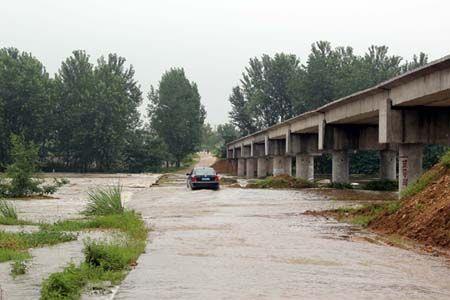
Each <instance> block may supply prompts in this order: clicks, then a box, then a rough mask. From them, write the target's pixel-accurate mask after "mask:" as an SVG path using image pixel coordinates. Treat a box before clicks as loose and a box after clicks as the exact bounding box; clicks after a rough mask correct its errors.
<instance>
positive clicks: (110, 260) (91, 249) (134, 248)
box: [41, 211, 148, 299]
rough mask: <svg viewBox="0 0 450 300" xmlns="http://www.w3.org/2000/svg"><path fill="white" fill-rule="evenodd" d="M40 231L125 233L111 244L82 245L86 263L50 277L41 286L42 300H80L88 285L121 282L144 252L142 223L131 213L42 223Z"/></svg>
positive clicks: (96, 242)
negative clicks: (114, 231)
mask: <svg viewBox="0 0 450 300" xmlns="http://www.w3.org/2000/svg"><path fill="white" fill-rule="evenodd" d="M41 228H42V229H45V230H48V231H55V232H58V231H61V230H64V231H79V230H85V229H118V230H120V231H121V232H123V233H125V236H124V238H122V239H120V240H119V239H117V240H115V241H112V242H103V241H100V242H99V241H87V242H85V247H84V256H85V261H84V262H83V263H82V264H80V265H79V266H75V265H73V264H71V265H69V266H67V267H66V268H65V269H64V270H63V271H62V272H58V273H54V274H52V275H50V277H49V278H47V279H46V280H45V281H44V283H43V285H42V290H41V299H79V298H80V297H81V292H82V290H83V288H84V287H85V286H86V285H87V284H88V283H89V284H101V283H102V282H104V281H108V282H111V283H112V284H118V283H120V282H121V281H122V280H123V278H125V276H126V273H127V271H128V270H129V269H130V268H131V266H133V265H135V264H136V261H137V259H138V257H139V255H140V254H141V253H143V252H144V251H145V245H146V240H147V234H148V230H147V227H146V226H145V223H144V221H143V220H142V218H141V217H140V215H139V214H137V213H135V212H134V211H124V212H123V213H121V214H112V215H99V216H93V217H91V218H89V219H81V220H66V221H60V222H57V223H55V224H51V225H44V224H43V225H41Z"/></svg>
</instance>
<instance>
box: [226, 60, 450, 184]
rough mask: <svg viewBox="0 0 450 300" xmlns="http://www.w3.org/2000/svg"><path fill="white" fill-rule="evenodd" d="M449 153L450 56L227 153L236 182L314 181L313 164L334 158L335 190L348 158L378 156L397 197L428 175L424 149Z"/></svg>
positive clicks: (346, 173) (345, 173)
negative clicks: (364, 153)
mask: <svg viewBox="0 0 450 300" xmlns="http://www.w3.org/2000/svg"><path fill="white" fill-rule="evenodd" d="M426 144H443V145H450V55H449V56H446V57H444V58H441V59H439V60H436V61H434V62H432V63H430V64H428V65H426V66H423V67H421V68H419V69H416V70H413V71H410V72H407V73H405V74H403V75H400V76H398V77H395V78H392V79H390V80H388V81H385V82H383V83H380V84H378V85H377V86H374V87H372V88H369V89H366V90H363V91H360V92H357V93H354V94H352V95H349V96H347V97H344V98H341V99H338V100H336V101H334V102H331V103H329V104H327V105H324V106H322V107H320V108H318V109H317V110H314V111H310V112H307V113H304V114H301V115H299V116H296V117H294V118H292V119H289V120H287V121H285V122H282V123H279V124H276V125H274V126H272V127H269V128H267V129H264V130H261V131H259V132H256V133H253V134H251V135H248V136H245V137H242V138H240V139H238V140H235V141H233V142H231V143H229V144H228V145H227V158H228V159H229V160H231V162H232V163H233V164H234V166H235V170H236V169H237V175H238V176H246V177H247V178H254V177H258V178H263V177H266V176H267V175H269V174H272V175H280V174H289V175H292V162H293V157H295V162H296V174H295V176H297V177H301V178H305V179H308V180H312V179H314V157H315V156H318V155H321V154H323V153H331V156H332V182H340V183H346V182H349V156H348V154H349V152H350V151H355V150H377V151H379V153H380V178H382V179H390V180H396V179H397V156H398V161H399V167H398V170H399V175H398V178H399V190H400V191H401V190H402V189H404V188H405V187H407V186H408V185H409V184H412V183H413V182H415V181H416V180H417V179H418V177H419V176H420V175H421V174H422V157H423V147H424V145H426Z"/></svg>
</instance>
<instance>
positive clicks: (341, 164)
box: [331, 150, 350, 183]
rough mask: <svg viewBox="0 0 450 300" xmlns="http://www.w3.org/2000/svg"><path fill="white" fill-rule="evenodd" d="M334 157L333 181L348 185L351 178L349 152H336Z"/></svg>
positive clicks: (333, 154)
mask: <svg viewBox="0 0 450 300" xmlns="http://www.w3.org/2000/svg"><path fill="white" fill-rule="evenodd" d="M331 156H332V164H333V165H332V175H331V181H332V182H336V183H348V182H349V181H350V178H349V164H348V162H349V159H348V152H347V150H334V151H333V152H332V153H331Z"/></svg>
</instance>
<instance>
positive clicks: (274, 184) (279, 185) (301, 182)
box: [247, 175, 316, 189]
mask: <svg viewBox="0 0 450 300" xmlns="http://www.w3.org/2000/svg"><path fill="white" fill-rule="evenodd" d="M315 186H316V185H315V184H314V182H311V181H308V180H306V179H302V178H295V177H292V176H288V175H278V176H272V177H267V178H265V179H260V180H257V181H256V182H254V183H250V184H248V185H247V188H260V189H269V188H273V189H288V188H292V189H305V188H313V187H315Z"/></svg>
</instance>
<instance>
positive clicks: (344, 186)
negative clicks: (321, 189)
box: [327, 182, 353, 190]
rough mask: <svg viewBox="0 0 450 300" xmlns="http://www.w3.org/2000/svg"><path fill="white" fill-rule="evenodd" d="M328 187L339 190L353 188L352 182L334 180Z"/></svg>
mask: <svg viewBox="0 0 450 300" xmlns="http://www.w3.org/2000/svg"><path fill="white" fill-rule="evenodd" d="M327 187H329V188H332V189H337V190H351V189H353V186H352V185H351V184H350V183H343V182H332V183H330V184H328V185H327Z"/></svg>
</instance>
